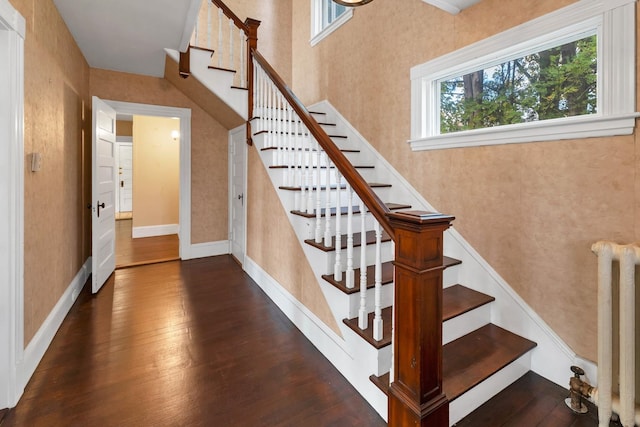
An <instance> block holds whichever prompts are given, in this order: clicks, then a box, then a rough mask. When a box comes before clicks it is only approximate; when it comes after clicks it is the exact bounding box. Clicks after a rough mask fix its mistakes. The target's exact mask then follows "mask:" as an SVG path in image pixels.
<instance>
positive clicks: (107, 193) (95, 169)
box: [91, 96, 116, 293]
mask: <svg viewBox="0 0 640 427" xmlns="http://www.w3.org/2000/svg"><path fill="white" fill-rule="evenodd" d="M92 143H93V146H92V154H91V160H92V162H91V166H92V168H91V172H92V173H91V189H92V192H91V194H92V196H91V197H92V227H91V230H92V236H91V262H92V266H91V267H92V270H91V273H92V282H91V290H92V292H93V293H96V292H98V291H99V290H100V288H101V287H102V285H104V283H105V282H106V280H107V279H108V278H109V276H110V275H111V273H113V271H114V270H115V266H116V263H115V260H116V258H115V227H116V223H115V187H114V186H115V177H116V170H115V169H116V168H115V155H116V153H115V149H116V112H115V111H114V110H113V108H111V107H110V106H109V105H107V104H106V103H105V102H104V101H102V100H101V99H100V98H97V97H95V96H94V97H93V139H92Z"/></svg>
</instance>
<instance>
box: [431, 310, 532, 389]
mask: <svg viewBox="0 0 640 427" xmlns="http://www.w3.org/2000/svg"><path fill="white" fill-rule="evenodd" d="M535 346H536V343H534V342H533V341H530V340H528V339H526V338H523V337H521V336H519V335H516V334H514V333H512V332H509V331H507V330H505V329H502V328H501V327H499V326H496V325H494V324H491V323H490V324H488V325H485V326H483V327H481V328H479V329H476V330H475V331H473V332H471V333H470V334H467V335H465V336H463V337H461V338H458V339H457V340H455V341H452V342H450V343H449V344H447V345H445V346H444V348H443V350H442V377H443V383H442V388H443V390H444V392H445V394H446V395H447V398H448V399H449V401H453V400H455V399H456V398H457V397H459V396H460V395H462V394H463V393H465V392H466V391H467V390H470V389H471V388H473V387H475V386H476V385H478V384H479V383H481V382H482V381H484V380H485V379H487V378H489V377H490V376H491V375H493V374H494V373H496V372H497V371H499V370H500V369H502V368H504V367H505V366H507V365H508V364H509V363H511V362H513V361H514V360H516V359H518V358H519V357H520V356H522V355H524V354H525V353H526V352H528V351H529V350H531V349H533V348H534V347H535Z"/></svg>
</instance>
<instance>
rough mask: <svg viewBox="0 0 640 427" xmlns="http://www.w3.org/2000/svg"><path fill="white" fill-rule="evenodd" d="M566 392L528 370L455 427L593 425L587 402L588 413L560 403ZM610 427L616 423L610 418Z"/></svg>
mask: <svg viewBox="0 0 640 427" xmlns="http://www.w3.org/2000/svg"><path fill="white" fill-rule="evenodd" d="M568 383H569V376H567V387H568ZM567 395H568V392H567V389H564V388H562V387H560V386H558V385H557V384H554V383H552V382H551V381H549V380H547V379H545V378H542V377H541V376H539V375H537V374H535V373H533V372H529V373H527V374H526V375H525V376H524V377H522V378H520V380H518V381H516V382H515V383H513V384H511V385H510V386H509V387H507V388H506V389H504V390H503V391H502V392H500V393H498V394H497V395H496V396H495V397H493V398H492V399H491V400H489V401H488V402H487V403H485V404H484V405H483V406H481V407H480V408H478V409H477V410H475V411H474V412H472V413H471V414H470V415H469V416H467V417H466V418H464V419H462V420H461V421H459V422H458V423H457V424H456V427H534V426H535V427H597V426H598V413H597V408H595V406H594V405H592V404H591V403H588V407H589V412H587V413H586V414H575V413H574V412H572V411H571V410H569V408H568V407H567V405H566V404H565V403H564V399H565V398H566V397H567ZM610 427H620V424H617V423H614V422H613V421H612V422H611V423H610Z"/></svg>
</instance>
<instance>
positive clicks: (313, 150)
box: [260, 147, 360, 153]
mask: <svg viewBox="0 0 640 427" xmlns="http://www.w3.org/2000/svg"><path fill="white" fill-rule="evenodd" d="M277 149H278V147H265V148H261V149H260V151H275V150H277ZM287 150H288V148H287ZM292 151H310V152H312V153H316V152H320V153H324V150H322V149H320V150H316V149H315V148H297V147H294V148H293V150H292ZM340 151H342V152H343V153H359V152H360V150H354V149H350V148H340Z"/></svg>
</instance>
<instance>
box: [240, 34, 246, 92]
mask: <svg viewBox="0 0 640 427" xmlns="http://www.w3.org/2000/svg"><path fill="white" fill-rule="evenodd" d="M246 46H247V37H246V36H245V34H244V30H242V29H240V87H247V79H246V72H247V54H246V52H245V48H246Z"/></svg>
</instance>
